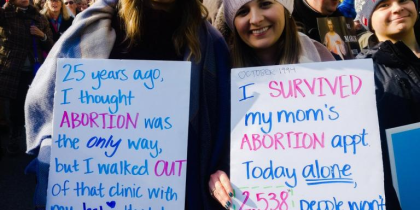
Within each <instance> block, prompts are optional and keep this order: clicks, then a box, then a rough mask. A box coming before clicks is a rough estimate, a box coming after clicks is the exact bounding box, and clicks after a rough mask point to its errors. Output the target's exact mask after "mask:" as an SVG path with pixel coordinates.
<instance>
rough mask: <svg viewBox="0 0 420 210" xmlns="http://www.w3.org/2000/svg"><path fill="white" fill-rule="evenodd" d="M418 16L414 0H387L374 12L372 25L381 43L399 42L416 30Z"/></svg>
mask: <svg viewBox="0 0 420 210" xmlns="http://www.w3.org/2000/svg"><path fill="white" fill-rule="evenodd" d="M417 16H418V14H417V11H416V6H415V4H414V2H413V1H412V0H385V1H383V2H381V3H379V4H378V6H377V7H376V9H375V11H374V12H373V14H372V19H371V24H372V28H373V30H374V31H375V34H376V36H377V37H378V39H379V40H380V41H384V40H388V39H392V40H398V39H400V38H401V37H402V36H404V35H405V34H407V33H410V32H411V31H412V30H414V24H415V23H416V20H417Z"/></svg>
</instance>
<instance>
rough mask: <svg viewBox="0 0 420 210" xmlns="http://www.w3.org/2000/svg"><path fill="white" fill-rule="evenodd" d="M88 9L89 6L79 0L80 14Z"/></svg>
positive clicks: (84, 1)
mask: <svg viewBox="0 0 420 210" xmlns="http://www.w3.org/2000/svg"><path fill="white" fill-rule="evenodd" d="M88 7H89V4H88V2H87V1H86V0H81V7H80V12H83V11H84V10H85V9H87V8H88Z"/></svg>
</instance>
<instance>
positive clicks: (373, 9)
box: [358, 0, 420, 210]
mask: <svg viewBox="0 0 420 210" xmlns="http://www.w3.org/2000/svg"><path fill="white" fill-rule="evenodd" d="M417 6H418V1H417V0H404V1H401V0H376V1H375V0H367V1H366V2H365V4H364V5H363V7H362V10H361V11H360V13H359V15H360V17H361V20H362V23H363V24H364V26H365V27H366V28H367V29H368V30H369V31H371V32H372V33H373V35H372V36H371V40H370V42H369V49H368V50H366V51H362V53H361V54H360V55H359V56H358V58H372V59H373V63H374V71H375V85H376V101H377V108H378V118H379V129H380V134H381V143H382V155H383V167H384V175H385V177H384V178H385V179H384V181H385V197H386V198H385V200H386V209H392V210H398V209H401V207H400V203H399V202H398V199H397V196H396V192H395V190H394V188H393V185H392V176H391V169H390V159H389V153H388V144H387V139H386V134H385V130H386V129H388V128H394V127H398V126H403V125H407V124H412V123H416V122H420V109H419V107H420V82H419V81H420V46H419V40H418V39H416V36H415V30H414V25H415V23H416V21H417V20H418V9H417V8H418V7H417Z"/></svg>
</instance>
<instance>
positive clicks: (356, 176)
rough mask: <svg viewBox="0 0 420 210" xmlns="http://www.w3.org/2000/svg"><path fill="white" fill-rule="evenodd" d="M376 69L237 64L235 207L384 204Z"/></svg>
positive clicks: (351, 208) (306, 209)
mask: <svg viewBox="0 0 420 210" xmlns="http://www.w3.org/2000/svg"><path fill="white" fill-rule="evenodd" d="M372 67H373V65H372V61H371V60H357V61H343V62H327V63H310V64H299V65H283V66H264V67H255V68H241V69H233V70H232V90H231V91H232V101H231V102H232V122H231V128H232V133H231V138H232V139H231V141H232V142H231V180H232V183H233V187H234V191H235V193H234V194H235V199H234V205H233V209H242V210H250V209H280V210H288V209H300V210H324V209H325V210H326V209H329V210H332V209H334V210H337V209H347V210H356V209H357V210H363V209H364V210H368V209H380V210H383V209H385V197H384V186H383V177H384V176H383V167H382V158H381V154H382V153H381V145H380V136H379V127H378V118H377V112H376V102H375V87H374V79H373V70H372Z"/></svg>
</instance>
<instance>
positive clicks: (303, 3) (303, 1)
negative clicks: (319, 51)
mask: <svg viewBox="0 0 420 210" xmlns="http://www.w3.org/2000/svg"><path fill="white" fill-rule="evenodd" d="M339 4H340V1H339V0H294V9H293V14H292V16H293V17H294V18H295V20H296V22H297V25H298V28H299V30H300V31H301V32H303V33H304V34H306V35H308V36H309V37H310V38H311V39H314V40H316V41H318V42H322V41H321V37H320V35H319V30H318V22H317V18H324V17H340V16H343V14H342V13H341V12H340V11H339V10H337V7H338V5H339Z"/></svg>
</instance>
